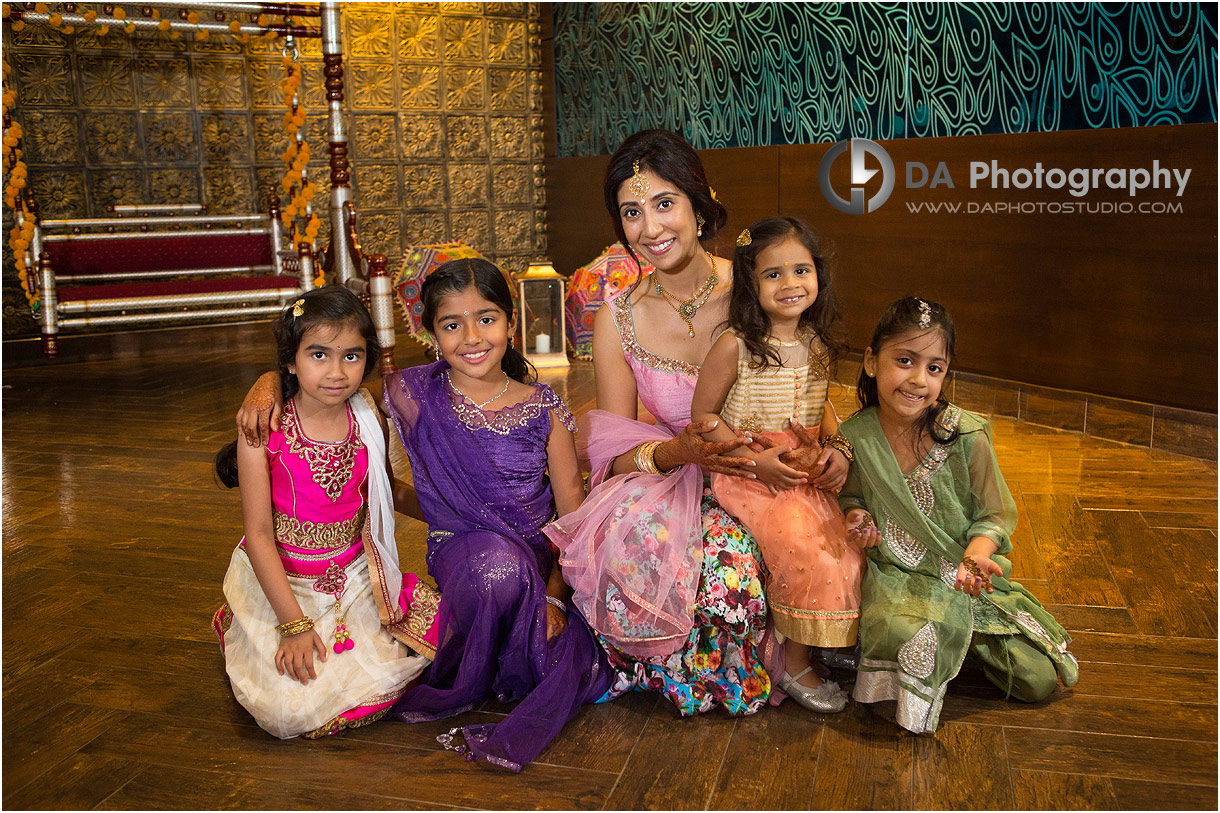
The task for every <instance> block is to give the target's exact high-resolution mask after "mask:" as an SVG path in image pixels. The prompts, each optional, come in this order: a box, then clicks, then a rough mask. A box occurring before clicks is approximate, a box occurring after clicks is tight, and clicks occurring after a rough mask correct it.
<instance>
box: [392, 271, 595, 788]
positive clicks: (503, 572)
mask: <svg viewBox="0 0 1220 813" xmlns="http://www.w3.org/2000/svg"><path fill="white" fill-rule="evenodd" d="M420 299H421V300H422V302H423V322H424V324H425V325H426V326H427V327H428V329H429V330H430V331H431V333H432V336H433V338H434V339H435V341H436V346H437V355H438V357H439V358H441V359H443V360H441V361H437V362H436V363H434V364H428V365H425V366H422V367H415V368H412V369H409V370H404V371H402V372H399V373H395V374H393V375H390V376H388V377H386V378H385V380H384V382H383V390H384V393H385V405H386V408H387V410H388V411H389V414H390V416H391V417H392V418H393V420H394V423H395V425H396V426H397V428H398V432H399V436H400V437H401V438H402V440H403V445H404V447H405V448H406V450H407V454H408V455H409V456H410V458H411V469H412V473H413V476H414V481H415V488H416V490H417V493H418V495H419V501H420V504H421V506H422V509H423V514H424V517H425V519H426V520H427V522H428V527H429V529H430V533H429V535H428V570H429V572H431V574H432V575H433V576H434V577H435V579H436V582H437V584H438V585H439V586H440V588H441V593H442V595H443V596H444V598H443V599H442V601H441V608H440V640H441V644H440V646H439V648H438V649H437V653H436V660H435V662H434V663H433V665H432V668H431V669H430V670H429V672H428V673H427V675H426V677H425V680H424V682H423V683H422V684H421V685H419V686H417V687H415V688H413V689H411V690H410V691H409V692H407V694H406V695H405V696H404V697H403V699H402V700H401V701H400V702H399V703H398V705H397V706H396V707H395V709H394V713H395V714H396V715H398V716H399V717H401V718H402V719H404V720H406V721H407V722H415V721H419V720H431V719H436V718H439V717H447V716H450V715H454V714H457V713H459V712H462V711H466V710H467V709H470V708H473V707H474V706H476V705H477V704H479V703H481V702H482V701H484V700H487V699H490V698H495V699H498V700H500V701H502V702H508V701H514V700H521V702H520V703H519V704H518V705H517V707H516V708H514V709H513V710H512V711H511V712H510V713H509V714H508V715H507V716H506V717H504V718H503V719H502V720H501V721H500V722H498V723H496V724H495V725H494V726H493V725H468V726H465V727H463V728H460V729H458V728H455V729H453V730H452V731H450V732H449V733H448V734H445V735H442V736H441V737H440V740H441V742H442V743H444V744H445V745H446V746H447V747H450V748H452V749H453V750H456V751H459V752H467V759H475V758H479V759H484V760H486V761H488V762H491V763H493V764H495V765H500V766H502V767H506V768H510V769H512V770H515V771H519V770H521V767H522V766H523V765H525V764H526V763H527V762H529V761H531V760H532V759H533V758H534V757H535V756H537V755H538V753H539V752H540V751H541V750H542V749H543V748H544V747H546V745H547V744H548V743H549V742H550V741H551V740H552V739H553V738H554V737H555V736H556V735H557V734H558V733H559V731H560V729H562V728H563V726H564V724H565V723H567V721H568V720H569V719H571V718H572V716H573V715H575V714H576V712H577V711H578V710H579V709H580V707H581V706H582V705H583V704H585V703H591V702H593V701H595V700H597V699H598V698H599V697H600V696H601V695H602V694H604V693H605V691H606V688H607V686H608V682H609V677H610V671H609V668H608V666H607V664H606V660H605V656H604V654H603V652H602V650H601V648H600V646H599V645H598V643H597V640H596V637H595V635H594V633H593V631H592V630H591V629H590V628H589V626H588V624H587V623H586V622H585V619H584V617H583V616H581V615H580V613H579V612H577V611H576V610H575V609H574V608H569V607H568V606H567V604H566V599H567V597H568V592H569V591H568V588H567V586H566V585H565V584H564V582H563V577H562V575H561V574H560V570H559V566H558V564H557V563H556V562H555V559H554V556H553V553H552V549H551V546H550V544H549V543H548V542H547V540H546V537H545V536H544V535H543V533H542V530H541V529H542V526H543V525H545V524H546V523H548V522H550V520H551V519H552V518H553V517H554V516H555V512H556V510H558V512H559V513H560V514H566V513H568V512H570V511H572V510H574V509H575V508H577V507H578V506H579V505H580V503H581V501H582V500H583V498H584V490H583V487H582V483H581V477H580V472H579V469H578V467H577V462H576V448H575V444H574V442H573V436H572V432H573V427H574V422H573V419H572V414H571V413H570V412H569V411H568V408H567V407H566V406H565V405H564V403H563V401H562V400H560V398H559V396H557V395H556V394H555V393H554V391H552V390H551V388H550V387H547V386H546V385H544V384H533V383H527V382H528V381H529V378H530V375H529V373H530V368H529V365H528V364H527V363H526V361H525V359H524V358H523V357H522V356H521V354H520V353H518V352H517V351H516V350H514V349H513V348H512V347H511V342H512V338H511V337H512V336H513V331H514V328H515V326H516V315H515V312H514V309H513V300H512V293H511V292H510V291H509V288H508V285H507V284H506V283H505V281H504V278H503V276H501V274H500V272H499V271H497V270H496V268H495V266H493V265H492V264H490V263H488V262H487V261H485V260H470V259H463V260H454V261H451V262H448V263H445V264H443V265H441V266H440V267H439V268H437V269H436V270H435V271H434V272H433V273H432V274H431V275H430V276H429V277H428V279H427V280H425V282H424V284H423V288H422V290H421V291H420ZM548 475H549V476H548ZM463 739H464V742H462V740H463Z"/></svg>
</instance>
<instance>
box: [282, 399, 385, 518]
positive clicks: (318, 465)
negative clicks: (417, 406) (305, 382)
mask: <svg viewBox="0 0 1220 813" xmlns="http://www.w3.org/2000/svg"><path fill="white" fill-rule="evenodd" d="M347 422H348V429H347V437H346V438H344V439H343V440H341V441H339V442H338V443H322V442H321V441H316V440H310V439H309V438H308V437H306V436H305V432H304V431H303V430H302V429H301V424H300V421H299V420H298V419H297V411H296V407H295V406H294V402H293V399H289V400H288V403H286V404H284V415H283V418H282V419H281V420H280V426H281V427H282V428H283V432H284V442H285V443H286V444H287V446H288V451H290V452H292V453H293V454H295V455H297V456H299V457H300V458H301V459H302V460H304V461H305V462H306V463H307V464H308V465H309V473H310V475H311V476H312V477H313V481H314V482H315V483H317V484H318V487H319V488H321V489H322V490H323V491H325V492H326V496H327V497H329V498H330V501H331V502H335V501H337V500H338V499H339V495H340V494H342V493H343V487H344V486H345V485H347V483H348V481H349V480H351V479H352V470H353V469H354V468H355V466H356V452H357V451H359V450H360V449H363V448H364V443H363V442H362V441H361V440H360V428H359V426H358V425H357V424H356V420H355V418H354V417H353V416H352V408H351V407H350V406H349V407H347Z"/></svg>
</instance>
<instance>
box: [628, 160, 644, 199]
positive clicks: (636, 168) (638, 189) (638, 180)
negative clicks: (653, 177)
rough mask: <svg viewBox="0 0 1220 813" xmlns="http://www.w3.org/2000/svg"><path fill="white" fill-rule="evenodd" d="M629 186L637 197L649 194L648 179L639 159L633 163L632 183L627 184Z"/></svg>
mask: <svg viewBox="0 0 1220 813" xmlns="http://www.w3.org/2000/svg"><path fill="white" fill-rule="evenodd" d="M627 188H628V189H630V190H631V194H633V195H635V196H636V197H637V198H643V197H644V196H645V195H647V194H648V179H647V178H645V177H644V173H642V172H640V162H639V161H635V162H633V163H632V164H631V183H629V184H627Z"/></svg>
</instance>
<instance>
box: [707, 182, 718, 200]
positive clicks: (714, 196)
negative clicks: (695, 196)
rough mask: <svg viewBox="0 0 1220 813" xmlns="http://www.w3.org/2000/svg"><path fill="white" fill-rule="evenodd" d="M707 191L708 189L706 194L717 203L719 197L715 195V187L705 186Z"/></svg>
mask: <svg viewBox="0 0 1220 813" xmlns="http://www.w3.org/2000/svg"><path fill="white" fill-rule="evenodd" d="M707 191H708V194H709V195H711V196H712V200H714V201H716V202H717V203H719V202H720V198H718V197H716V190H715V189H712V188H711V187H710V186H709V187H708V188H707Z"/></svg>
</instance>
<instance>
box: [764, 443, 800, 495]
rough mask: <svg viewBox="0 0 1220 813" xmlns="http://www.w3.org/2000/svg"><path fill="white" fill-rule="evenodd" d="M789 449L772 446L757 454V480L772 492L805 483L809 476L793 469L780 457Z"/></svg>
mask: <svg viewBox="0 0 1220 813" xmlns="http://www.w3.org/2000/svg"><path fill="white" fill-rule="evenodd" d="M788 451H789V449H788V447H787V446H772V447H770V448H768V449H767V450H766V451H764V452H763V453H762V454H760V455H759V456H758V468H757V474H758V481H759V482H760V483H762V484H763V485H765V486H766V487H767V488H769V489H771V492H772V493H775V492H776V491H782V490H784V489H788V488H796V487H798V486H803V485H807V484H808V483H809V476H808V475H807V474H805V472H803V471H801V470H800V469H794V468H792V467H791V466H789V465H788V464H787V463H785V462H783V460H781V459H780V458H781V457H782V456H783V455H784V454H786V453H787V452H788Z"/></svg>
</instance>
